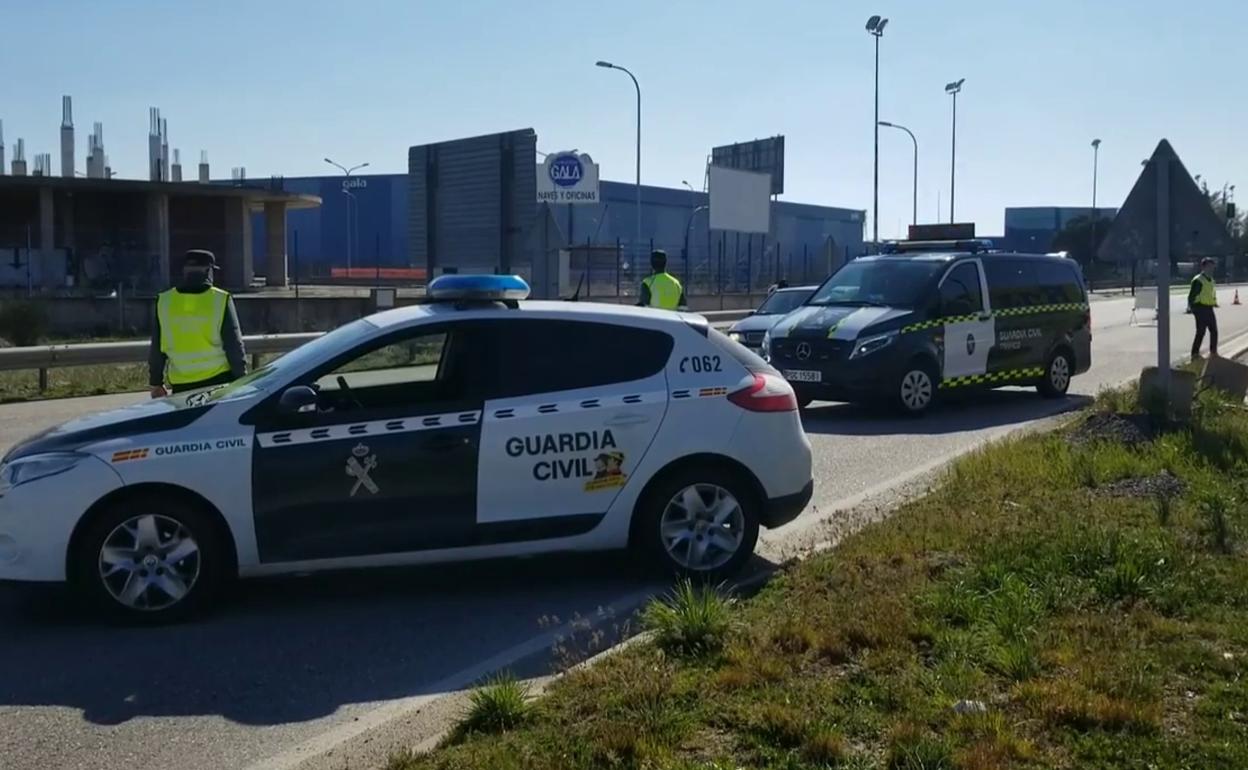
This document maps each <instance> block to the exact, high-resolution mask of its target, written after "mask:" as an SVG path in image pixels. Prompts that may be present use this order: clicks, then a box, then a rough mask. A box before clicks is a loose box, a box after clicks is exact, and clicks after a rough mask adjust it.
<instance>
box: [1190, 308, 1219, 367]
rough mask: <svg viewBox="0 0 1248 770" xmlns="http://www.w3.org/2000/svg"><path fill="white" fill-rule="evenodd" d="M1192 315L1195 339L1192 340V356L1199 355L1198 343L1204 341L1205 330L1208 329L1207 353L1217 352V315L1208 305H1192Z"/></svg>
mask: <svg viewBox="0 0 1248 770" xmlns="http://www.w3.org/2000/svg"><path fill="white" fill-rule="evenodd" d="M1192 316H1193V317H1194V318H1195V319H1196V339H1194V340H1192V358H1196V357H1197V356H1199V355H1200V344H1201V343H1202V342H1204V341H1205V330H1206V329H1207V330H1208V331H1209V354H1210V355H1214V356H1216V355H1217V354H1218V317H1217V316H1216V315H1214V313H1213V308H1211V307H1209V306H1208V305H1192Z"/></svg>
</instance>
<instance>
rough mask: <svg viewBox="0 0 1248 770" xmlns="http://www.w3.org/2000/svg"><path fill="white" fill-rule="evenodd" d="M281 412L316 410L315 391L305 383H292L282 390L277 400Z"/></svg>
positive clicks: (293, 412) (301, 412)
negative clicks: (292, 384)
mask: <svg viewBox="0 0 1248 770" xmlns="http://www.w3.org/2000/svg"><path fill="white" fill-rule="evenodd" d="M277 407H278V409H279V410H280V411H281V412H282V413H283V414H303V413H305V412H315V411H316V391H315V390H313V389H312V388H310V387H308V386H307V385H294V386H291V387H289V388H287V389H286V390H284V391H282V397H281V398H280V399H278V402H277Z"/></svg>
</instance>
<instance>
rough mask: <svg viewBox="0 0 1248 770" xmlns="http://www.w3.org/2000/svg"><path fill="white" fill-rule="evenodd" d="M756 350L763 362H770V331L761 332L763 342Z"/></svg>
mask: <svg viewBox="0 0 1248 770" xmlns="http://www.w3.org/2000/svg"><path fill="white" fill-rule="evenodd" d="M758 349H759V353H760V354H761V355H762V357H763V360H764V361H770V360H771V330H770V329H768V330H767V331H765V332H763V341H762V342H761V343H759V346H758Z"/></svg>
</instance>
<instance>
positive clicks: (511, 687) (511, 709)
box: [458, 674, 531, 734]
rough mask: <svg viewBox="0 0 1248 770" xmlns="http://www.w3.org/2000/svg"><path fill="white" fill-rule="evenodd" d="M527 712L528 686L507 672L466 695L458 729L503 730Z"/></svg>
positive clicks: (527, 715) (516, 723) (518, 723)
mask: <svg viewBox="0 0 1248 770" xmlns="http://www.w3.org/2000/svg"><path fill="white" fill-rule="evenodd" d="M530 712H531V705H530V703H529V686H528V685H527V684H525V683H523V682H520V681H518V680H517V679H516V678H515V677H514V676H512V675H510V674H500V675H498V676H496V677H493V678H491V679H489V680H487V681H486V683H485V685H484V686H482V687H480V688H478V689H477V690H475V691H474V692H473V693H472V695H471V696H470V697H469V705H468V711H467V713H465V714H464V717H463V719H461V720H460V723H459V727H458V732H459V733H460V734H467V733H502V732H506V731H508V730H512V729H515V728H516V727H519V726H520V725H521V724H523V723H524V722H525V720H526V719H528V717H529V714H530Z"/></svg>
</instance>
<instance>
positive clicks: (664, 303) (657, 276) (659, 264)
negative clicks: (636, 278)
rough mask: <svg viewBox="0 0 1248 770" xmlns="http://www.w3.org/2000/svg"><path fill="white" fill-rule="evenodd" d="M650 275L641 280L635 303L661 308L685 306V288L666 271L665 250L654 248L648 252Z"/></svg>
mask: <svg viewBox="0 0 1248 770" xmlns="http://www.w3.org/2000/svg"><path fill="white" fill-rule="evenodd" d="M650 267H651V268H653V269H654V273H653V274H652V275H648V276H646V278H645V280H643V281H642V282H641V295H640V296H639V297H638V299H637V304H638V305H639V306H641V307H657V308H660V309H662V310H678V309H683V308H684V307H685V290H684V288H683V287H682V286H681V285H680V281H678V280H676V276H674V275H672V274H671V273H669V272H667V252H666V251H663V250H661V249H656V250H655V251H652V252H650Z"/></svg>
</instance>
